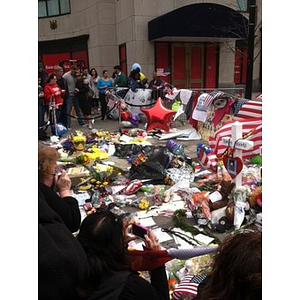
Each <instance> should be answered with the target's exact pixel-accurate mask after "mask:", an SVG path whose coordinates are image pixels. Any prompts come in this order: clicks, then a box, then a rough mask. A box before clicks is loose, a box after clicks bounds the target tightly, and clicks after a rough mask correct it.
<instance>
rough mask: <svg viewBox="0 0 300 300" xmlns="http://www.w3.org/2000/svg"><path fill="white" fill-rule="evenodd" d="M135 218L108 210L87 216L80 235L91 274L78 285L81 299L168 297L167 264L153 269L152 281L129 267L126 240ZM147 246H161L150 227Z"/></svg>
mask: <svg viewBox="0 0 300 300" xmlns="http://www.w3.org/2000/svg"><path fill="white" fill-rule="evenodd" d="M132 224H133V221H131V220H130V219H126V220H125V221H123V220H122V218H121V217H120V216H118V215H115V214H113V213H112V212H111V211H108V210H100V211H98V212H96V213H94V214H91V215H89V216H87V217H86V218H85V219H84V220H83V222H82V224H81V226H80V230H79V233H78V235H77V239H78V241H79V242H80V243H81V245H82V247H83V249H84V250H85V253H86V255H87V259H88V262H89V268H90V272H89V276H88V277H87V278H86V280H85V282H84V283H83V284H81V285H80V286H79V287H78V296H79V297H80V298H82V299H94V300H97V299H106V300H109V299H111V300H117V299H118V300H125V299H128V300H129V299H130V300H135V299H136V300H138V299H143V300H153V299H157V300H159V299H169V289H168V281H167V275H166V272H165V266H164V265H163V266H160V267H158V268H156V269H154V270H152V271H151V283H149V282H148V281H146V280H145V279H143V278H142V277H140V276H139V273H138V272H135V271H133V270H131V269H130V261H129V257H128V250H127V242H128V241H130V240H132V239H135V238H136V237H132V236H129V235H128V234H127V233H128V227H129V226H131V225H132ZM144 242H145V247H146V248H147V249H148V250H161V246H160V244H159V242H158V239H157V238H156V236H155V234H154V233H153V231H152V230H151V229H148V234H147V235H145V236H144Z"/></svg>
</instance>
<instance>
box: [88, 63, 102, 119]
mask: <svg viewBox="0 0 300 300" xmlns="http://www.w3.org/2000/svg"><path fill="white" fill-rule="evenodd" d="M90 75H91V76H92V80H93V83H94V85H93V92H94V93H93V96H92V114H95V115H96V114H98V111H100V106H99V91H98V89H97V82H98V80H99V78H100V77H99V76H98V72H97V70H96V69H95V68H92V69H91V70H90Z"/></svg>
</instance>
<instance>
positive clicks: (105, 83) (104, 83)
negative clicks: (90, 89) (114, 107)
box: [97, 70, 113, 121]
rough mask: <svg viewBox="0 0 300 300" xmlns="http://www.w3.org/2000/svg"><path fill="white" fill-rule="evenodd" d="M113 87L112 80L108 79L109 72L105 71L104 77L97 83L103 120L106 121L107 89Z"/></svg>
mask: <svg viewBox="0 0 300 300" xmlns="http://www.w3.org/2000/svg"><path fill="white" fill-rule="evenodd" d="M112 87H113V81H112V79H111V78H109V77H108V71H107V70H103V72H102V77H100V78H99V79H98V81H97V89H98V91H99V99H100V103H101V120H102V121H104V120H105V118H106V112H107V102H106V96H105V91H106V89H107V88H112Z"/></svg>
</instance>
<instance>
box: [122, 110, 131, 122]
mask: <svg viewBox="0 0 300 300" xmlns="http://www.w3.org/2000/svg"><path fill="white" fill-rule="evenodd" d="M130 117H131V113H130V112H128V111H121V118H122V120H125V121H128V120H129V119H130Z"/></svg>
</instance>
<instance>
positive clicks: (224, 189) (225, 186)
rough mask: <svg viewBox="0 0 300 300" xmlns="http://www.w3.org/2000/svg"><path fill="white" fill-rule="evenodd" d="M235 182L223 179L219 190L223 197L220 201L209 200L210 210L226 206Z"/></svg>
mask: <svg viewBox="0 0 300 300" xmlns="http://www.w3.org/2000/svg"><path fill="white" fill-rule="evenodd" d="M234 186H235V183H234V182H231V181H225V180H222V181H221V183H220V184H219V186H218V192H219V193H220V194H221V196H222V198H221V200H218V201H214V202H213V201H211V200H209V202H208V203H209V208H210V210H211V211H212V210H216V209H219V208H221V207H224V206H226V205H227V203H228V196H229V194H230V193H231V190H232V189H233V188H234Z"/></svg>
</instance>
